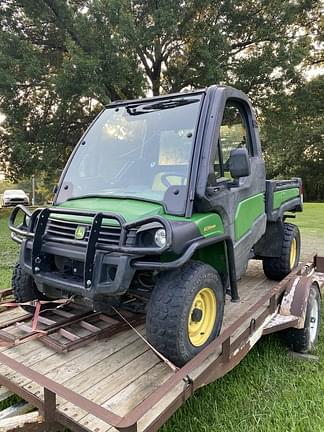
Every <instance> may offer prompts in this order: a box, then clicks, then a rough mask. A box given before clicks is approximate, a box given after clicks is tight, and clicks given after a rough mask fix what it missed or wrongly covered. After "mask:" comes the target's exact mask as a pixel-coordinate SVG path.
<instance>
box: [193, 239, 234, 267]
mask: <svg viewBox="0 0 324 432" xmlns="http://www.w3.org/2000/svg"><path fill="white" fill-rule="evenodd" d="M192 258H193V259H194V260H198V261H202V262H204V263H206V264H209V265H211V266H212V267H214V269H215V270H217V271H218V272H219V273H226V271H227V264H226V250H225V242H220V243H216V244H213V245H210V246H207V247H204V248H202V249H198V250H197V251H196V252H195V253H194V255H193V257H192Z"/></svg>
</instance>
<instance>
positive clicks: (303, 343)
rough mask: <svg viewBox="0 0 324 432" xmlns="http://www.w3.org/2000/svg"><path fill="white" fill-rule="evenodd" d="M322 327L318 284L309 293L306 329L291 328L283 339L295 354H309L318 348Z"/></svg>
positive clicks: (284, 334) (284, 333) (285, 332)
mask: <svg viewBox="0 0 324 432" xmlns="http://www.w3.org/2000/svg"><path fill="white" fill-rule="evenodd" d="M320 325H321V294H320V291H319V289H318V286H317V284H316V283H314V284H313V285H312V286H311V288H310V291H309V295H308V300H307V309H306V317H305V324H304V328H302V329H295V328H290V329H287V330H285V331H284V332H283V337H284V340H285V342H286V344H287V345H288V347H289V348H291V349H292V350H293V351H295V352H299V353H307V352H311V351H313V350H314V348H315V347H316V344H317V341H318V336H319V331H320Z"/></svg>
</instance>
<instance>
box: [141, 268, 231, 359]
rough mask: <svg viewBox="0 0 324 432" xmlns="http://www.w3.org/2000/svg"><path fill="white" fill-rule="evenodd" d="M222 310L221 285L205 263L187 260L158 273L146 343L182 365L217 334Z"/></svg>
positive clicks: (215, 273) (150, 305)
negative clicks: (180, 264) (181, 265)
mask: <svg viewBox="0 0 324 432" xmlns="http://www.w3.org/2000/svg"><path fill="white" fill-rule="evenodd" d="M223 313H224V288H223V285H222V282H221V279H220V277H219V275H218V273H217V272H216V271H215V270H214V269H213V268H212V267H211V266H209V265H207V264H204V263H201V262H198V261H189V262H188V263H186V264H185V265H184V266H183V267H182V268H180V269H178V270H174V271H170V272H165V273H161V274H160V276H159V278H158V281H157V284H156V285H155V287H154V289H153V292H152V295H151V298H150V301H149V304H148V309H147V314H146V334H147V338H148V340H149V342H150V343H151V344H152V345H153V346H154V347H155V348H156V349H157V350H158V351H160V352H161V353H162V354H163V355H164V356H166V357H167V358H168V359H169V360H171V361H172V362H173V363H174V364H176V365H177V366H182V365H183V364H185V363H187V362H188V361H189V360H191V359H192V358H193V357H194V356H195V355H196V354H198V353H199V352H200V351H201V350H202V349H204V348H205V347H206V346H207V345H208V344H209V343H210V342H211V341H212V340H213V339H215V337H216V336H218V334H219V332H220V329H221V326H222V321H223Z"/></svg>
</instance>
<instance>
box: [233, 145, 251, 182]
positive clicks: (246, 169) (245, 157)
mask: <svg viewBox="0 0 324 432" xmlns="http://www.w3.org/2000/svg"><path fill="white" fill-rule="evenodd" d="M229 171H230V173H231V176H232V177H233V178H234V179H239V178H240V177H247V176H249V175H250V174H251V162H250V157H249V153H248V151H247V150H246V148H238V149H234V150H232V151H231V153H230V157H229Z"/></svg>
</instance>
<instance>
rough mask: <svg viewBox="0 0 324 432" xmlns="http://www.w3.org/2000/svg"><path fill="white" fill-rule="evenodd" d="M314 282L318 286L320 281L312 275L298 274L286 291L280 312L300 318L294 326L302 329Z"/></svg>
mask: <svg viewBox="0 0 324 432" xmlns="http://www.w3.org/2000/svg"><path fill="white" fill-rule="evenodd" d="M313 284H316V285H317V286H318V283H317V282H316V281H314V279H313V278H312V277H310V276H296V277H294V278H293V279H292V280H291V281H290V282H289V285H288V287H287V289H286V290H285V292H284V295H283V297H282V300H281V304H280V310H279V313H280V315H284V316H290V317H291V316H294V317H296V318H298V321H297V324H296V325H294V326H293V327H294V328H298V329H301V328H303V327H304V324H305V318H306V311H307V301H308V296H309V291H310V288H311V286H312V285H313ZM318 288H319V286H318Z"/></svg>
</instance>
